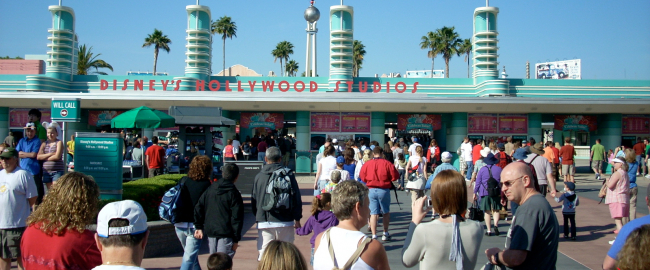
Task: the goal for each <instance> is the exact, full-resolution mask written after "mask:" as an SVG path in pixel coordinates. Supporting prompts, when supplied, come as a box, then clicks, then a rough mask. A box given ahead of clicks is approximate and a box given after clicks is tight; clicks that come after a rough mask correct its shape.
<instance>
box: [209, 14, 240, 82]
mask: <svg viewBox="0 0 650 270" xmlns="http://www.w3.org/2000/svg"><path fill="white" fill-rule="evenodd" d="M214 33H217V34H219V35H221V40H223V73H222V74H221V75H222V76H225V75H226V38H230V39H232V37H237V24H235V22H233V21H232V19H231V18H230V17H228V16H223V17H221V18H219V20H218V21H216V22H213V23H212V34H214ZM228 75H231V74H228Z"/></svg>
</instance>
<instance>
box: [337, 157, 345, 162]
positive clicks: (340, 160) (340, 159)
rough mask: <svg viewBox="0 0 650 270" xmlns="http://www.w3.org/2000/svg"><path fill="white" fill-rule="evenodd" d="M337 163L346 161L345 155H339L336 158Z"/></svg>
mask: <svg viewBox="0 0 650 270" xmlns="http://www.w3.org/2000/svg"><path fill="white" fill-rule="evenodd" d="M336 163H345V158H344V157H343V156H339V157H337V158H336Z"/></svg>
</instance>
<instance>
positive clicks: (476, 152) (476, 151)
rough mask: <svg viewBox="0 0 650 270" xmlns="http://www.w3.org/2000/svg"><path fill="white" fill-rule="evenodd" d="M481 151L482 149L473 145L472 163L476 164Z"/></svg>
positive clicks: (478, 145)
mask: <svg viewBox="0 0 650 270" xmlns="http://www.w3.org/2000/svg"><path fill="white" fill-rule="evenodd" d="M481 150H483V147H481V145H480V144H477V145H474V148H472V163H476V161H477V160H479V159H480V158H481Z"/></svg>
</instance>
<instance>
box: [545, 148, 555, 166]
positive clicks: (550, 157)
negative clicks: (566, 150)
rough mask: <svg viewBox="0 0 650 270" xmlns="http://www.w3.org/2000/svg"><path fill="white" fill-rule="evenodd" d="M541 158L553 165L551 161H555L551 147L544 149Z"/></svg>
mask: <svg viewBox="0 0 650 270" xmlns="http://www.w3.org/2000/svg"><path fill="white" fill-rule="evenodd" d="M543 157H545V158H546V159H548V162H550V163H553V160H554V159H555V153H554V151H553V148H551V147H546V148H544V155H543Z"/></svg>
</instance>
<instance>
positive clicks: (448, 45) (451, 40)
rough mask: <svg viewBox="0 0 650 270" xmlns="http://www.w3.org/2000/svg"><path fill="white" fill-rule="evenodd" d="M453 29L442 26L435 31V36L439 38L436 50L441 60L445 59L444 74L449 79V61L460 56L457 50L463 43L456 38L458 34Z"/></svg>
mask: <svg viewBox="0 0 650 270" xmlns="http://www.w3.org/2000/svg"><path fill="white" fill-rule="evenodd" d="M454 29H455V27H453V26H452V27H447V26H444V27H442V28H440V29H437V30H436V34H437V35H438V36H439V38H440V43H439V44H438V50H439V51H440V54H441V55H442V58H443V59H445V74H446V76H447V78H449V60H451V57H452V56H454V54H455V55H457V56H460V52H459V50H458V48H459V47H460V45H461V43H462V42H463V41H462V40H461V39H460V38H458V33H456V31H455V30H454Z"/></svg>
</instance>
